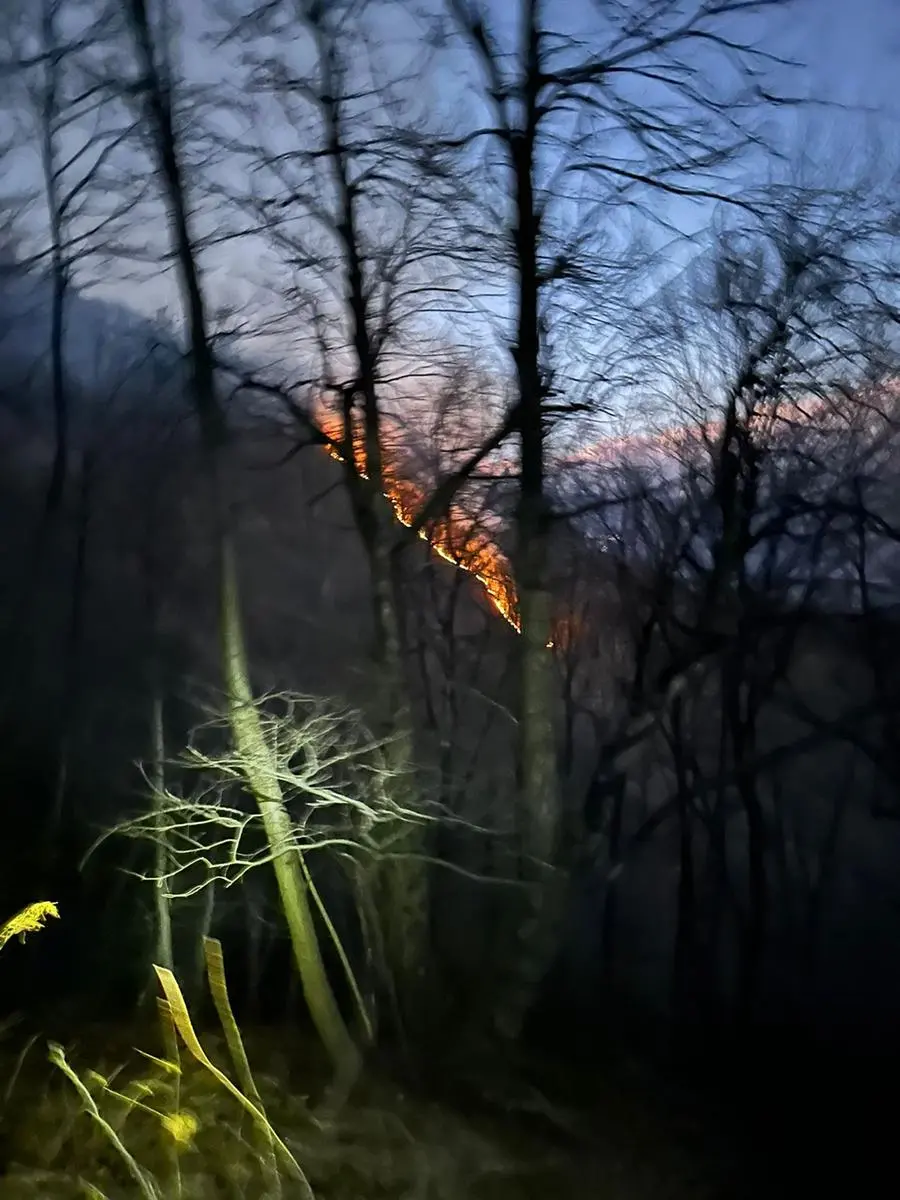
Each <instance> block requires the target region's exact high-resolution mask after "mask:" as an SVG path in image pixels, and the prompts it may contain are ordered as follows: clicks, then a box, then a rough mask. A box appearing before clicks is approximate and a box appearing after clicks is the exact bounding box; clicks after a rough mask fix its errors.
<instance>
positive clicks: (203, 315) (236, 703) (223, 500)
mask: <svg viewBox="0 0 900 1200" xmlns="http://www.w3.org/2000/svg"><path fill="white" fill-rule="evenodd" d="M125 16H126V30H127V34H128V37H129V39H130V43H131V46H132V48H133V53H134V60H135V62H136V64H137V73H136V79H135V81H134V84H135V86H134V93H135V95H136V98H137V103H138V105H139V111H140V113H141V116H142V119H143V130H144V132H145V135H146V139H147V150H148V153H149V154H150V156H151V162H152V163H153V166H154V168H155V170H156V172H157V173H158V181H159V189H160V195H161V199H162V202H163V204H164V206H165V210H166V213H167V217H168V222H169V232H170V238H171V243H172V249H173V252H174V255H175V259H176V262H177V266H178V272H179V282H180V285H181V290H182V298H183V304H184V310H185V317H186V325H187V333H188V339H189V349H190V357H189V362H190V371H191V394H192V398H193V401H194V406H195V409H196V414H197V419H198V423H199V426H200V434H201V443H202V447H203V451H204V466H205V470H206V478H207V484H208V489H209V499H210V507H211V510H212V521H213V531H214V538H215V546H216V552H217V555H218V560H219V562H218V566H219V600H220V606H221V622H222V667H223V674H224V677H225V688H226V695H227V700H228V712H229V724H230V730H231V733H232V736H233V737H234V739H235V745H236V749H237V751H238V753H239V755H240V758H241V761H242V762H243V764H244V769H245V771H246V780H247V785H248V787H249V788H250V789H251V791H252V793H253V795H254V797H255V799H256V802H257V804H258V805H259V809H260V814H261V818H262V822H263V825H264V827H265V831H266V837H267V838H268V840H269V842H270V844H271V845H272V846H273V847H275V848H276V850H275V853H274V855H273V863H272V865H273V869H274V873H275V877H276V880H277V882H278V886H279V893H280V897H281V902H282V907H283V910H284V914H285V918H286V920H287V923H288V927H289V930H290V933H291V943H292V948H293V951H294V955H295V958H296V963H297V968H298V971H299V974H300V977H301V979H302V982H303V988H304V994H305V997H306V1000H307V1003H308V1005H309V1009H310V1012H311V1015H312V1017H313V1020H314V1022H315V1024H316V1027H317V1029H318V1032H319V1034H320V1035H321V1037H322V1039H323V1041H324V1043H325V1045H326V1047H327V1049H328V1051H329V1053H330V1054H331V1056H332V1059H333V1062H334V1065H335V1068H336V1069H337V1071H338V1073H339V1075H340V1076H342V1077H345V1076H346V1077H352V1076H353V1075H354V1074H355V1072H356V1069H357V1064H358V1051H357V1049H356V1047H355V1045H354V1043H353V1040H352V1038H351V1036H350V1033H349V1031H348V1029H347V1026H346V1024H345V1022H344V1018H343V1016H342V1015H341V1013H340V1010H339V1008H338V1006H337V1002H336V1000H335V997H334V993H333V991H332V988H331V985H330V983H329V981H328V978H327V975H326V972H325V967H324V963H323V961H322V957H321V952H320V948H319V943H318V939H317V934H316V930H315V926H314V924H313V915H312V909H311V906H310V896H309V879H308V875H307V873H306V868H305V866H304V863H303V858H302V855H301V854H300V853H299V851H298V852H296V853H292V852H289V851H287V850H286V849H285V847H287V846H288V841H287V840H286V838H285V836H284V835H285V833H286V831H287V829H288V827H289V818H288V815H287V813H286V811H285V808H284V803H283V796H282V793H281V790H280V787H279V783H278V778H277V774H276V772H275V768H274V760H273V758H272V750H271V748H270V747H268V746H267V744H266V741H265V736H264V731H263V728H262V725H261V723H260V719H259V713H258V710H257V708H256V706H255V704H254V697H253V694H252V692H251V689H250V682H249V675H248V666H247V658H246V651H245V648H244V644H243V630H242V625H241V614H240V603H239V598H238V586H237V568H236V562H235V554H234V546H233V543H232V530H231V520H230V512H229V503H228V499H227V494H226V491H225V490H224V488H223V484H222V480H221V477H220V458H221V451H222V449H223V447H224V446H225V445H226V442H227V439H228V430H227V425H226V420H225V415H224V412H223V410H222V405H221V401H220V397H219V394H218V391H217V384H216V378H215V367H214V358H213V352H212V343H211V337H210V329H209V322H208V317H207V308H208V305H207V299H206V296H205V294H204V288H203V283H202V280H201V275H200V270H199V263H198V252H197V244H196V241H195V238H194V236H193V233H192V228H191V224H192V222H191V208H190V201H189V196H188V191H189V187H188V180H187V178H186V177H185V170H184V158H183V145H182V142H181V140H180V126H179V122H178V112H177V102H178V80H177V76H176V73H175V65H174V62H173V61H172V57H171V41H170V36H171V19H172V14H171V13H170V12H169V11H168V10H167V8H166V7H165V6H164V7H163V9H162V11H161V13H160V14H158V16H160V18H161V19H160V20H159V21H156V22H155V21H154V20H153V18H152V17H151V14H150V11H149V10H148V7H147V5H146V3H145V0H129V3H128V4H127V6H126V9H125Z"/></svg>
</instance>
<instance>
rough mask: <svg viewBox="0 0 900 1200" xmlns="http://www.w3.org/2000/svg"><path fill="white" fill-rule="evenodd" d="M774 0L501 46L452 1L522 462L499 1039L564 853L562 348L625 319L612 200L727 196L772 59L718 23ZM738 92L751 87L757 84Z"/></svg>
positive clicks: (521, 1002)
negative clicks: (578, 326) (559, 623)
mask: <svg viewBox="0 0 900 1200" xmlns="http://www.w3.org/2000/svg"><path fill="white" fill-rule="evenodd" d="M776 7H778V8H783V7H784V6H783V5H782V4H781V3H780V0H759V2H758V3H756V2H754V3H750V4H748V3H746V2H745V0H735V2H733V3H732V2H729V0H725V2H721V0H715V2H713V0H693V2H692V3H689V4H687V5H684V4H663V5H652V6H650V7H642V8H640V9H635V8H634V7H633V6H632V5H629V4H624V3H616V4H612V5H607V6H605V7H604V8H603V9H602V11H600V10H598V11H597V12H596V14H594V15H593V19H594V20H595V25H594V28H593V30H592V33H591V36H590V37H587V36H581V37H579V36H576V35H575V34H573V33H569V32H567V30H566V29H565V28H564V27H555V26H554V25H552V24H551V23H550V18H549V6H547V5H546V4H543V3H541V2H540V0H522V3H521V5H519V6H517V14H516V15H517V20H516V22H515V29H516V32H515V43H514V45H513V46H512V47H509V46H508V45H507V44H506V43H505V42H504V39H503V37H502V34H501V31H500V27H499V26H498V25H496V24H495V22H494V21H493V20H492V18H491V16H490V14H489V13H488V11H487V9H486V7H485V6H484V5H482V4H477V3H474V2H471V0H449V3H448V10H449V13H450V15H451V17H452V19H453V22H454V24H455V25H456V27H457V28H458V29H459V30H460V31H461V33H462V35H463V37H464V39H465V41H466V43H467V45H468V46H469V48H470V49H471V51H472V52H473V54H474V56H475V59H476V64H477V67H478V71H479V76H480V79H481V81H482V83H481V86H482V87H483V93H482V94H483V99H484V105H485V106H486V108H487V112H488V114H489V116H488V118H487V120H486V122H484V121H481V120H480V119H479V118H478V117H476V118H475V119H474V121H473V128H472V129H471V130H469V131H468V132H467V133H466V134H465V135H464V136H463V137H461V138H460V139H459V141H458V145H459V146H460V147H461V149H462V151H463V153H464V154H469V155H474V154H475V152H476V150H477V149H478V148H480V147H490V157H489V158H488V159H487V161H488V162H489V163H490V164H491V165H493V164H494V163H496V164H497V167H496V170H495V171H494V170H490V168H488V173H487V174H486V176H483V177H482V180H481V183H480V189H481V192H480V200H481V209H482V210H484V209H485V208H486V207H487V208H488V211H489V213H490V214H491V215H492V216H493V217H494V222H495V223H494V224H492V225H491V226H490V227H489V232H488V235H487V236H488V238H489V244H490V245H491V246H493V247H495V248H496V249H497V252H498V254H499V255H500V261H501V262H502V263H503V265H504V269H505V272H506V274H505V276H504V281H505V282H506V283H508V285H509V288H510V292H511V295H512V298H513V317H512V322H511V326H512V329H511V332H509V333H508V334H507V335H506V336H507V345H508V348H509V351H510V354H511V357H512V368H513V371H514V375H515V380H516V389H515V391H516V394H515V402H516V411H517V417H516V433H517V437H518V441H519V471H520V475H519V501H518V508H517V512H516V527H517V531H518V549H517V557H516V577H517V583H518V592H519V604H520V614H521V628H522V639H521V651H520V664H519V666H520V676H521V682H520V688H521V690H520V696H519V711H518V719H519V730H520V738H521V743H520V754H519V772H520V789H521V804H520V816H519V819H520V822H521V842H522V864H523V870H524V871H526V873H528V874H529V876H530V877H532V878H533V882H534V884H535V891H534V897H535V899H534V904H533V907H532V909H531V911H530V913H529V915H528V917H527V919H526V920H525V923H524V924H523V925H522V927H521V929H520V938H521V953H520V955H519V962H518V964H517V967H516V971H515V979H514V980H513V981H512V983H511V992H510V996H509V998H508V999H506V1000H505V1001H504V1002H503V1005H502V1025H503V1026H504V1028H505V1030H506V1031H507V1032H508V1033H510V1034H515V1033H516V1032H517V1031H518V1030H519V1028H520V1027H521V1023H522V1020H523V1018H524V1015H525V1013H526V1012H527V1010H528V1009H529V1007H530V1006H531V1004H532V1002H533V999H534V995H535V991H536V989H537V987H538V985H539V983H540V980H541V979H542V978H543V976H544V974H545V972H546V969H547V967H548V965H549V961H550V958H551V955H552V948H553V946H554V944H555V931H556V928H557V927H558V922H559V919H560V914H561V911H562V898H563V895H564V891H563V889H562V888H561V887H559V886H556V882H555V881H558V880H559V878H560V876H559V875H558V874H557V873H556V872H555V870H554V868H555V867H558V866H560V865H561V864H560V862H559V833H560V814H561V806H560V793H559V781H558V778H557V771H556V761H555V760H556V747H555V736H554V716H553V710H554V702H553V696H554V680H553V668H552V662H551V656H550V654H549V652H548V643H549V642H550V641H551V640H552V628H551V605H550V598H549V595H548V579H547V576H548V558H549V545H548V538H549V523H550V513H551V509H552V505H551V501H550V496H549V490H548V482H547V481H548V438H549V435H550V431H551V429H552V425H553V421H554V418H558V417H559V416H560V415H564V414H565V412H566V410H567V405H566V403H565V397H566V396H568V397H569V399H571V396H572V390H573V389H572V378H571V375H572V359H571V357H570V358H569V359H568V361H567V357H566V350H567V349H568V350H569V351H570V352H571V349H572V347H571V345H570V346H569V347H566V344H565V338H566V336H571V335H572V325H571V320H570V318H571V316H572V314H573V312H574V313H577V314H578V316H579V317H580V319H581V323H582V327H583V331H588V330H590V331H595V330H596V329H597V327H598V325H599V326H601V327H602V325H603V322H604V320H605V321H606V323H607V328H609V324H610V320H609V319H610V316H611V311H612V310H613V309H615V307H616V304H618V305H619V307H618V310H617V311H616V313H615V315H616V317H617V318H618V320H619V321H620V322H621V321H622V316H623V313H624V312H625V311H627V310H626V306H625V303H624V300H623V299H622V292H621V283H622V281H623V278H624V277H625V276H626V273H627V268H628V266H629V265H631V262H632V261H633V260H630V259H629V258H628V256H627V255H625V254H624V248H625V245H626V239H624V238H623V234H622V230H621V228H620V227H617V226H616V222H615V216H614V214H615V213H616V212H619V213H621V212H622V211H623V210H624V209H626V208H627V207H628V206H631V205H637V206H643V205H644V204H646V203H647V202H648V201H649V200H651V199H652V201H653V203H654V204H656V205H657V206H661V205H662V204H663V201H664V199H665V197H666V196H672V195H675V196H682V197H693V198H697V199H707V200H708V199H713V198H720V197H721V195H722V190H721V189H720V187H717V186H716V184H715V182H711V181H714V180H715V179H716V178H717V177H720V171H721V168H722V167H723V166H724V165H725V164H726V163H727V162H729V161H731V160H732V159H733V158H734V157H735V155H736V154H739V153H740V152H741V151H742V150H743V149H744V148H745V147H746V146H747V145H748V142H749V131H748V130H747V129H746V128H743V129H742V116H743V114H744V113H745V111H746V109H747V106H748V84H751V83H752V81H753V80H754V79H755V78H756V77H759V75H760V74H761V73H762V72H764V70H765V68H766V66H767V62H768V61H770V60H769V59H768V57H767V55H766V54H765V53H764V52H763V51H761V50H759V49H755V48H754V43H753V40H752V37H753V35H752V28H749V29H747V30H746V37H745V36H744V34H743V33H742V32H740V31H738V32H735V29H734V28H733V27H729V28H728V30H727V31H726V29H725V22H726V21H728V20H729V18H732V17H734V18H736V19H738V20H740V19H745V20H748V21H749V23H750V25H751V26H752V19H753V17H754V16H756V15H759V14H763V13H765V12H766V11H767V10H774V9H775V8H776ZM701 47H702V48H703V54H702V56H701V55H700V54H699V53H698V51H699V49H700V48H701ZM710 54H712V55H714V56H718V57H720V58H722V59H724V58H729V59H730V60H731V61H732V63H735V64H736V65H737V68H738V72H737V74H738V77H739V81H738V82H737V84H736V85H735V87H734V88H733V89H729V87H728V86H727V85H722V84H721V79H722V78H723V77H722V75H721V74H720V73H719V72H718V71H716V70H712V69H710V66H709V61H708V56H709V55H710ZM731 78H734V76H733V75H732V76H731ZM714 79H719V80H720V82H719V83H713V82H712V81H713V80H714ZM649 84H652V86H646V85H649ZM636 88H644V89H645V90H644V92H643V95H644V96H646V97H647V98H646V99H641V98H640V96H639V94H638V93H636V90H635V89H636ZM750 92H752V93H753V96H754V99H755V100H758V99H759V98H760V94H761V93H760V92H759V91H755V92H754V90H753V88H752V86H751V87H750ZM485 197H487V198H488V203H487V204H485V199H484V198H485ZM662 219H663V220H664V219H665V217H664V216H663V217H662ZM482 228H484V225H483V224H482ZM614 298H615V299H614ZM563 329H564V330H565V332H564V333H560V332H559V331H560V330H563ZM567 377H568V378H567ZM554 896H555V899H554V898H553V897H554Z"/></svg>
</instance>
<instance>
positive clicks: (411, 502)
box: [316, 410, 520, 633]
mask: <svg viewBox="0 0 900 1200" xmlns="http://www.w3.org/2000/svg"><path fill="white" fill-rule="evenodd" d="M316 421H317V423H318V425H319V427H320V428H321V430H322V432H323V433H324V434H325V436H326V437H328V438H329V439H330V440H331V444H330V445H329V446H327V450H328V453H329V454H330V455H331V457H332V458H334V459H337V460H338V461H339V462H340V461H343V455H342V453H341V451H340V450H339V449H338V447H339V445H340V444H341V443H342V442H343V440H344V424H343V420H342V419H341V417H339V416H338V415H336V414H335V413H331V412H328V411H327V410H320V411H319V412H317V414H316ZM381 453H382V477H383V481H384V485H385V496H386V497H387V499H388V500H389V501H390V503H391V507H392V508H393V510H394V515H395V516H396V518H397V520H398V521H399V522H400V523H401V524H402V525H405V526H406V527H407V528H409V527H410V526H411V525H412V524H413V522H414V521H415V519H416V516H417V514H418V512H419V511H420V510H421V508H422V507H423V505H424V504H425V495H424V493H423V492H422V490H421V488H419V487H418V486H417V485H416V484H415V483H413V482H412V481H411V480H410V479H409V478H408V477H406V476H404V475H402V474H401V472H400V470H399V467H398V464H397V461H396V455H395V454H394V453H393V452H392V451H391V448H390V446H388V445H385V444H382V446H381ZM353 457H354V460H355V464H356V469H357V471H359V473H360V475H361V476H362V477H363V478H364V479H366V478H368V475H367V474H366V467H367V465H368V462H367V456H366V448H365V443H364V440H363V436H362V430H361V428H360V426H359V425H358V424H357V425H356V426H355V427H354V429H353ZM419 537H420V538H422V540H423V541H425V542H428V544H429V545H430V546H431V548H432V550H433V551H434V552H435V554H438V555H440V557H441V558H443V559H445V560H446V561H447V562H449V563H452V564H453V566H455V567H458V568H459V569H460V570H463V571H466V572H467V573H468V574H470V575H472V576H473V577H474V578H475V579H477V581H478V583H479V584H480V585H481V587H482V589H483V590H484V593H485V595H486V596H487V598H488V601H489V603H490V604H491V606H492V607H493V608H494V609H495V610H496V611H497V612H498V613H499V614H500V616H501V617H503V619H504V620H505V621H507V622H508V623H509V624H510V625H511V626H512V627H513V629H515V630H516V632H517V633H518V632H520V623H519V600H518V595H517V592H516V585H515V581H514V580H513V575H512V568H511V567H510V564H509V561H508V559H507V558H506V555H505V554H503V552H502V551H501V550H500V549H499V548H498V547H497V546H496V545H495V543H494V542H493V541H492V540H491V538H490V537H489V536H488V534H487V533H486V532H485V531H484V530H481V529H478V528H477V526H476V523H475V521H474V520H473V519H472V518H471V517H469V516H467V515H466V514H465V513H464V512H463V511H462V510H461V509H460V508H459V507H458V506H457V505H451V506H450V508H449V510H448V512H447V513H446V514H445V515H444V516H442V517H441V518H439V519H438V520H436V521H432V522H429V524H428V525H427V526H426V527H425V528H423V529H420V530H419Z"/></svg>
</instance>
